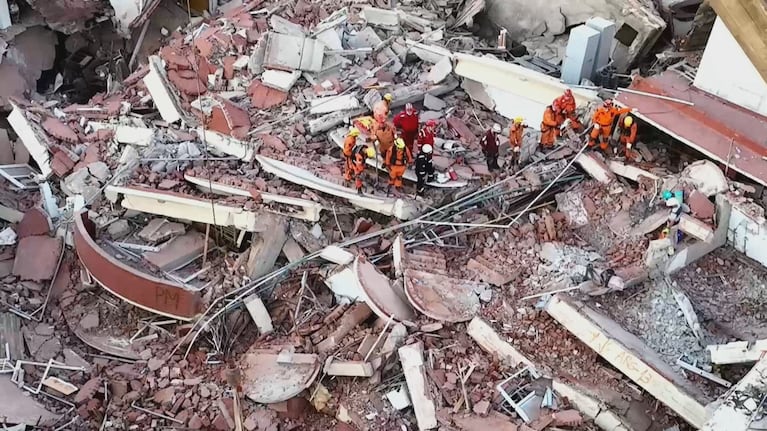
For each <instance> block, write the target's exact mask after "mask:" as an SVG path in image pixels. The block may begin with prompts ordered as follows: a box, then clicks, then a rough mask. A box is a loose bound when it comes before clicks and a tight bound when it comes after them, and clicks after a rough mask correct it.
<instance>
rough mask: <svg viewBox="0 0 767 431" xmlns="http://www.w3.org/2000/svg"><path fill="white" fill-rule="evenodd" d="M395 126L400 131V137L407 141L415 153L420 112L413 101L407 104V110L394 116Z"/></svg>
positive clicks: (408, 146)
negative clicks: (414, 147)
mask: <svg viewBox="0 0 767 431" xmlns="http://www.w3.org/2000/svg"><path fill="white" fill-rule="evenodd" d="M394 127H396V128H397V130H399V132H400V137H401V138H402V140H403V141H405V146H407V148H408V150H410V153H411V154H412V153H413V144H414V143H415V138H416V137H417V136H418V112H416V110H415V108H414V107H413V104H412V103H408V104H407V105H405V110H404V111H402V112H400V113H399V114H397V116H396V117H394Z"/></svg>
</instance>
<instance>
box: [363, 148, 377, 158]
mask: <svg viewBox="0 0 767 431" xmlns="http://www.w3.org/2000/svg"><path fill="white" fill-rule="evenodd" d="M365 154H366V155H367V156H368V158H370V159H372V158H374V157H375V156H376V150H375V149H374V148H373V147H367V148H365Z"/></svg>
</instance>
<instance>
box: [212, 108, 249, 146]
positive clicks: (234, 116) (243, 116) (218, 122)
mask: <svg viewBox="0 0 767 431" xmlns="http://www.w3.org/2000/svg"><path fill="white" fill-rule="evenodd" d="M208 127H210V129H211V130H214V131H216V132H220V133H224V134H227V135H230V136H233V137H235V138H237V139H242V138H244V137H245V136H246V135H247V132H248V130H249V129H250V115H249V114H248V111H246V110H244V109H242V108H240V107H239V106H237V105H235V104H234V103H232V102H230V101H228V100H226V99H223V98H217V99H216V104H215V105H214V106H213V108H212V110H211V114H210V119H209V120H208Z"/></svg>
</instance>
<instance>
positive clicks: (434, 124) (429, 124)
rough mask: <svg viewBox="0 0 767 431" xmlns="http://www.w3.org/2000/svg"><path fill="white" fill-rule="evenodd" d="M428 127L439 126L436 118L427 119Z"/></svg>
mask: <svg viewBox="0 0 767 431" xmlns="http://www.w3.org/2000/svg"><path fill="white" fill-rule="evenodd" d="M426 127H431V128H434V127H437V121H436V120H429V121H427V122H426Z"/></svg>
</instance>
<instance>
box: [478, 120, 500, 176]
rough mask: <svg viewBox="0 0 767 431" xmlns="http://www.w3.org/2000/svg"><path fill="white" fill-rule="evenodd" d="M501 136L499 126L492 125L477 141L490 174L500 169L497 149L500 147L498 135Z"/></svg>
mask: <svg viewBox="0 0 767 431" xmlns="http://www.w3.org/2000/svg"><path fill="white" fill-rule="evenodd" d="M500 134H501V125H500V124H498V123H496V124H493V127H492V128H491V129H488V131H487V132H485V136H483V137H482V139H481V140H480V141H479V146H480V147H481V148H482V154H484V155H485V160H486V161H487V170H488V171H490V172H492V171H494V170H496V169H501V168H500V166H498V147H500V144H501V142H500V140H499V139H498V135H500Z"/></svg>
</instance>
